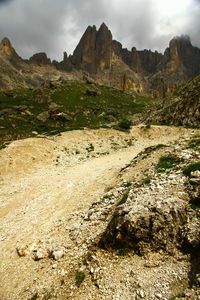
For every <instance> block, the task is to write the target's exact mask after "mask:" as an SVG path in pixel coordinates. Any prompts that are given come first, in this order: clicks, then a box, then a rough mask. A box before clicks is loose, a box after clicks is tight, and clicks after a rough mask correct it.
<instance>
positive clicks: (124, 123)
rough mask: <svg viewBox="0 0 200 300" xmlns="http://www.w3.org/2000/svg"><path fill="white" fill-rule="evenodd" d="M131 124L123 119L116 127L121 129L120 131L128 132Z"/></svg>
mask: <svg viewBox="0 0 200 300" xmlns="http://www.w3.org/2000/svg"><path fill="white" fill-rule="evenodd" d="M132 124H133V123H132V121H131V120H128V119H123V120H121V121H120V122H119V123H118V126H119V127H120V128H122V129H126V130H128V129H130V128H131V126H132Z"/></svg>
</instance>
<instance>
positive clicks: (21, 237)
mask: <svg viewBox="0 0 200 300" xmlns="http://www.w3.org/2000/svg"><path fill="white" fill-rule="evenodd" d="M194 133H195V131H193V130H191V129H190V130H189V129H184V128H174V127H164V126H162V127H153V128H151V129H148V130H147V129H144V128H142V127H140V126H138V127H133V128H132V130H131V132H130V133H123V132H117V131H114V130H104V129H101V130H84V131H75V132H66V133H63V134H62V135H61V136H57V137H51V138H45V137H42V138H30V139H25V140H20V141H15V142H13V143H11V144H10V145H9V146H8V147H7V148H5V149H3V150H1V151H0V232H1V234H0V299H3V300H8V299H10V300H11V299H27V298H26V297H25V296H24V297H23V296H22V295H23V293H25V291H26V288H27V287H29V286H30V284H31V283H32V282H33V280H36V279H35V278H37V280H38V278H45V272H46V269H45V268H44V266H43V265H41V264H37V263H35V261H33V260H32V259H31V258H24V259H23V258H19V256H18V255H17V252H16V247H17V245H22V244H24V245H26V244H30V243H33V242H34V241H35V240H45V241H46V242H48V243H49V244H52V243H54V244H56V245H57V246H58V245H60V246H62V247H64V246H65V245H68V244H70V238H69V236H68V234H67V232H66V234H65V236H63V235H62V229H60V231H59V229H58V227H56V226H57V225H56V224H57V223H58V222H59V221H61V220H62V219H63V218H65V219H66V218H69V217H70V216H71V218H72V221H73V213H76V212H78V211H79V210H81V209H87V208H89V206H90V205H91V204H92V203H93V202H95V201H97V200H98V199H99V197H100V196H101V195H102V194H103V193H104V192H105V190H106V188H108V187H110V186H112V185H115V184H116V182H117V175H118V173H119V171H120V169H121V168H123V167H124V166H125V165H126V164H128V163H129V162H130V161H131V160H132V159H133V158H134V157H135V156H136V155H137V154H138V153H139V152H140V151H141V150H143V149H145V148H146V147H148V146H151V145H157V144H160V143H162V144H166V143H168V142H170V141H176V140H178V139H180V138H183V137H184V136H185V137H186V138H187V137H188V136H190V135H192V134H194ZM51 280H52V279H51Z"/></svg>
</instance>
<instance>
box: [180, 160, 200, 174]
mask: <svg viewBox="0 0 200 300" xmlns="http://www.w3.org/2000/svg"><path fill="white" fill-rule="evenodd" d="M194 171H200V162H196V163H193V164H190V165H188V166H187V167H185V168H184V169H183V174H184V175H185V176H187V177H190V175H191V173H192V172H194Z"/></svg>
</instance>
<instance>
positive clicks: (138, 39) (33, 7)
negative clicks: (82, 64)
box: [0, 0, 200, 59]
mask: <svg viewBox="0 0 200 300" xmlns="http://www.w3.org/2000/svg"><path fill="white" fill-rule="evenodd" d="M158 1H159V4H160V3H161V2H163V3H166V2H165V0H110V1H109V2H108V1H106V0H84V1H83V0H57V1H55V0H10V1H9V0H7V1H6V0H4V1H2V0H0V4H1V7H0V28H1V30H0V38H3V37H4V36H8V37H9V38H10V39H11V42H12V43H13V45H14V47H15V48H16V50H17V51H18V53H19V54H20V55H21V56H22V57H30V56H31V55H32V54H33V53H35V52H41V51H45V52H46V53H47V54H48V56H50V57H51V58H56V59H62V53H63V51H67V52H68V53H72V52H73V50H74V48H75V47H76V45H77V43H78V41H79V40H80V38H81V36H82V34H83V32H84V31H85V29H86V27H87V26H88V25H93V24H95V25H96V26H97V27H99V26H100V24H101V23H102V22H105V23H106V24H107V25H108V27H109V28H110V30H111V31H112V34H113V38H114V39H117V40H118V41H120V42H121V43H122V44H123V46H125V47H128V48H129V49H130V48H131V47H133V46H135V47H137V48H138V49H144V48H147V49H153V50H155V49H158V50H160V51H163V50H164V49H165V48H166V46H167V45H168V42H169V40H170V39H171V38H172V37H173V36H175V35H180V34H182V33H183V34H188V35H190V36H191V40H192V42H194V44H195V45H197V46H200V40H199V36H200V34H199V33H200V26H199V25H200V24H199V23H200V21H199V20H200V2H199V0H181V1H180V5H183V3H186V2H187V3H190V5H188V12H186V15H185V12H184V15H183V16H182V15H180V16H179V19H178V21H177V20H176V19H173V18H171V17H170V15H171V13H170V11H169V17H166V18H163V19H162V18H161V17H160V15H159V11H158V10H157V6H156V5H155V4H156V3H158ZM3 2H4V3H3ZM6 2H7V3H6ZM163 9H165V8H164V4H163ZM182 20H183V21H182ZM176 21H177V24H176Z"/></svg>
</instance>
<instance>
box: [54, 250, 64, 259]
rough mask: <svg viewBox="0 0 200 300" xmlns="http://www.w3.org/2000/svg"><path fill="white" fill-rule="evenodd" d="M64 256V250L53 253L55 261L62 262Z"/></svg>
mask: <svg viewBox="0 0 200 300" xmlns="http://www.w3.org/2000/svg"><path fill="white" fill-rule="evenodd" d="M63 256H64V251H63V250H57V251H53V252H52V257H53V259H54V260H56V261H57V260H60V259H61V258H62V257H63Z"/></svg>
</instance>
